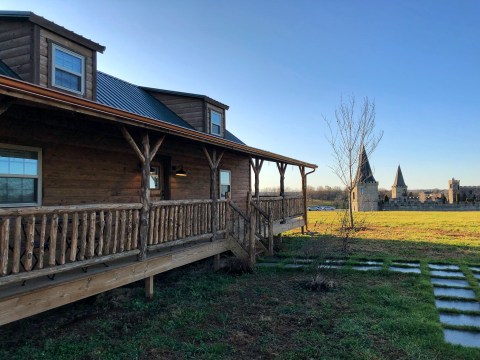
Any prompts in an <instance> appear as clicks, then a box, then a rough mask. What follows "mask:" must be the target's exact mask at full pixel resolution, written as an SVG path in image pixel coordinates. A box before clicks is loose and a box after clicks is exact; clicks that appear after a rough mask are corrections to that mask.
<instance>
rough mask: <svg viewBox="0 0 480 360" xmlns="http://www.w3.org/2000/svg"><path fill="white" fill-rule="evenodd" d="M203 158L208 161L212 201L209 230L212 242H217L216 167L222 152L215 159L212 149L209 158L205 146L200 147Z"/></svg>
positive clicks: (215, 155)
mask: <svg viewBox="0 0 480 360" xmlns="http://www.w3.org/2000/svg"><path fill="white" fill-rule="evenodd" d="M202 148H203V152H204V153H205V157H206V158H207V160H208V165H209V166H210V199H212V208H211V223H210V224H211V228H212V241H215V240H217V228H218V219H217V204H218V191H217V182H218V165H219V164H220V161H221V160H222V157H223V154H224V153H223V151H222V152H221V153H220V155H219V156H218V158H217V151H216V150H215V149H214V150H213V151H212V156H210V154H209V152H208V150H207V148H206V147H205V145H203V146H202Z"/></svg>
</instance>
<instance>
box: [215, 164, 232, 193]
mask: <svg viewBox="0 0 480 360" xmlns="http://www.w3.org/2000/svg"><path fill="white" fill-rule="evenodd" d="M222 172H228V179H229V180H230V183H229V184H228V186H230V191H229V193H230V194H231V193H232V172H231V171H230V170H223V169H220V170H219V172H218V197H219V198H220V199H221V200H224V199H225V196H223V197H222Z"/></svg>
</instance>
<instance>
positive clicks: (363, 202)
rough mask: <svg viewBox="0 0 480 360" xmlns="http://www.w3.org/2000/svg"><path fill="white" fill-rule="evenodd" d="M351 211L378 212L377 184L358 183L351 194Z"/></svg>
mask: <svg viewBox="0 0 480 360" xmlns="http://www.w3.org/2000/svg"><path fill="white" fill-rule="evenodd" d="M352 209H353V211H377V210H378V182H368V183H360V184H358V185H357V186H355V189H354V190H353V193H352Z"/></svg>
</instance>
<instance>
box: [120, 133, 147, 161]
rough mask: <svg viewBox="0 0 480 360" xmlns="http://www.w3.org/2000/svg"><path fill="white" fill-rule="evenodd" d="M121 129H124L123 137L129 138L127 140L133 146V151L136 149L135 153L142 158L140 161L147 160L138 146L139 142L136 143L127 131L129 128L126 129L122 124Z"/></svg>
mask: <svg viewBox="0 0 480 360" xmlns="http://www.w3.org/2000/svg"><path fill="white" fill-rule="evenodd" d="M120 130H121V131H122V134H123V137H124V138H125V140H127V142H128V143H129V144H130V146H131V147H132V149H133V151H135V154H137V156H138V158H139V159H140V161H141V162H142V163H144V162H145V156H144V155H143V154H142V152H141V151H140V149H139V148H138V146H137V144H136V143H135V140H133V138H132V136H131V135H130V133H129V132H128V131H127V129H125V126H121V127H120Z"/></svg>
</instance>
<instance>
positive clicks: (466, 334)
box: [428, 264, 480, 347]
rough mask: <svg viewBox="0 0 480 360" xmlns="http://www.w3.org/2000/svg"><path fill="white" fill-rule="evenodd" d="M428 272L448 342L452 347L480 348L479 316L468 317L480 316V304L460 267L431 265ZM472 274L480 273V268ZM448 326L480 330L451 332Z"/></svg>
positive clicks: (473, 269) (452, 330) (454, 330)
mask: <svg viewBox="0 0 480 360" xmlns="http://www.w3.org/2000/svg"><path fill="white" fill-rule="evenodd" d="M428 269H429V270H430V276H431V278H430V282H431V283H432V285H433V293H434V294H435V306H436V307H437V309H439V313H440V323H441V324H442V325H444V326H445V328H444V330H443V333H444V337H445V341H446V342H448V343H450V344H457V345H462V346H468V347H480V315H479V314H472V313H468V312H472V311H478V312H480V303H479V302H478V301H477V297H476V294H475V292H474V291H473V290H472V289H471V287H470V284H469V283H468V281H467V280H466V279H465V275H464V274H463V272H462V271H460V267H459V266H458V265H453V264H428ZM470 270H472V271H473V272H474V271H479V272H480V267H474V266H471V267H470ZM474 275H475V274H474ZM478 275H479V276H480V274H478ZM475 277H476V276H475ZM479 278H480V277H479ZM449 310H455V312H451V311H450V312H449ZM449 326H465V327H467V326H468V327H470V328H472V327H473V328H478V331H472V330H462V329H452V328H449Z"/></svg>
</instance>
